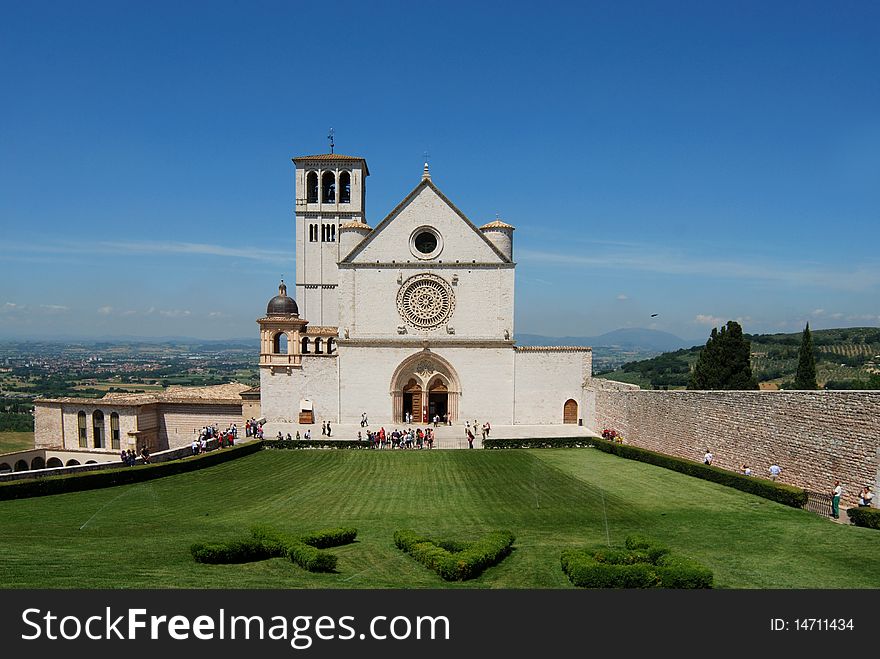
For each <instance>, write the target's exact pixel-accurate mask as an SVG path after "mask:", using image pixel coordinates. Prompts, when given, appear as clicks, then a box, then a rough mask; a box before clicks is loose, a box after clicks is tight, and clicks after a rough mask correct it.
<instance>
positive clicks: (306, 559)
mask: <svg viewBox="0 0 880 659" xmlns="http://www.w3.org/2000/svg"><path fill="white" fill-rule="evenodd" d="M355 537H357V530H356V529H344V528H337V529H325V530H323V531H314V532H312V533H309V534H307V535H306V536H304V537H303V538H297V537H294V536H290V535H286V534H283V533H280V532H279V531H277V530H275V529H273V528H272V527H270V526H255V527H253V528H252V529H251V537H249V538H245V539H244V540H233V541H232V542H227V543H212V544H206V543H201V542H197V543H195V544H193V545H192V546H191V547H190V552H191V553H192V555H193V558H194V559H195V560H196V562H198V563H214V564H218V563H251V562H254V561H264V560H266V559H268V558H278V557H281V556H286V557H288V558H289V559H290V560H291V562H293V563H296V564H297V565H299V566H300V567H302V568H304V569H306V570H308V571H309V572H333V571H334V570H335V569H336V560H337V559H336V556H335V555H334V554H330V553H328V552H326V551H321V550H320V549H318V546H321V547H338V546H339V545H344V544H348V543H351V542H354V539H355Z"/></svg>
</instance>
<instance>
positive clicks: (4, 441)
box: [0, 432, 34, 454]
mask: <svg viewBox="0 0 880 659" xmlns="http://www.w3.org/2000/svg"><path fill="white" fill-rule="evenodd" d="M33 447H34V433H33V432H0V454H3V453H12V452H13V451H23V450H25V449H32V448H33Z"/></svg>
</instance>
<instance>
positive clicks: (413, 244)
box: [409, 227, 443, 259]
mask: <svg viewBox="0 0 880 659" xmlns="http://www.w3.org/2000/svg"><path fill="white" fill-rule="evenodd" d="M409 249H410V251H411V252H412V253H413V256H415V257H416V258H419V259H433V258H435V257H436V256H437V255H438V254H440V252H441V251H442V250H443V239H442V238H441V237H440V234H439V233H437V231H436V230H435V229H434V228H433V227H419V228H418V229H416V230H415V231H413V232H412V235H411V236H410V237H409Z"/></svg>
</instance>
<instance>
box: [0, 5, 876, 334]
mask: <svg viewBox="0 0 880 659" xmlns="http://www.w3.org/2000/svg"><path fill="white" fill-rule="evenodd" d="M878 25H880V5H878V4H877V3H869V2H836V3H827V2H816V3H814V2H791V3H789V2H772V3H767V2H736V3H720V2H663V3H661V2H644V3H628V2H602V3H571V4H567V3H545V4H543V5H542V4H540V3H533V2H529V3H513V2H482V3H474V2H449V1H444V2H420V3H414V2H377V3H372V2H370V3H364V2H357V3H351V2H345V1H343V2H333V3H316V2H309V3H305V2H247V3H245V2H235V3H226V2H188V3H187V2H184V3H181V2H174V3H169V2H150V3H128V2H112V3H97V2H77V3H70V2H51V3H47V2H29V3H14V4H13V3H9V2H2V3H0V81H2V90H3V95H2V96H3V103H2V104H0V245H2V249H0V273H2V275H0V338H2V337H11V336H16V337H27V336H52V335H56V336H58V335H64V336H102V335H120V334H127V335H141V336H163V335H186V336H198V337H205V338H228V337H253V336H256V324H255V323H254V320H255V319H256V318H257V317H258V316H260V315H261V314H262V313H263V312H264V310H265V303H266V301H267V300H268V298H269V297H271V296H272V295H273V294H274V292H275V290H276V286H277V281H278V278H279V277H280V276H281V274H284V275H285V276H286V278H287V280H288V281H289V282H290V281H291V280H292V279H293V273H294V249H293V246H294V234H293V228H294V226H293V214H292V206H293V203H292V202H293V174H294V170H293V165H292V163H291V162H290V158H291V157H293V156H297V155H306V154H311V153H322V152H326V151H327V141H326V139H325V136H326V135H327V132H328V129H329V128H330V127H331V126H332V127H333V128H334V129H335V132H336V144H337V149H336V150H337V152H340V153H347V154H354V155H359V156H362V157H364V158H366V159H367V162H368V163H369V167H370V172H371V176H370V177H369V179H367V186H368V187H367V218H368V221H369V222H370V223H371V224H372V225H373V226H375V225H376V224H377V223H378V222H379V221H380V220H381V219H382V218H383V217H384V216H385V214H387V213H388V212H389V211H390V210H391V209H392V208H393V207H394V206H395V205H396V204H397V203H398V202H399V201H400V199H402V198H403V197H404V196H405V195H406V194H407V193H408V192H409V191H410V190H411V189H412V188H413V187H414V186H415V185H416V184H417V183H418V181H419V177H420V174H421V169H422V162H423V153H424V152H425V151H428V152H429V153H430V162H431V172H432V175H433V180H434V182H435V183H436V184H437V185H438V187H440V189H441V190H443V191H444V193H445V194H447V196H449V197H450V198H451V199H452V200H453V201H454V202H455V203H456V204H457V205H458V206H459V208H461V209H462V211H464V212H465V213H466V214H467V215H468V216H469V217H470V218H471V219H472V220H473V221H474V222H476V223H478V224H481V223H483V222H485V221H488V220H491V219H494V218H495V216H496V213H497V214H498V215H500V217H502V218H503V219H504V220H506V221H508V222H510V223H511V224H513V225H515V226H516V227H517V231H516V233H515V258H516V260H517V262H518V267H517V289H516V301H517V315H516V324H517V325H516V329H517V331H518V332H527V333H538V334H548V335H556V336H561V335H581V336H586V335H595V334H599V333H602V332H605V331H609V330H613V329H616V328H618V327H655V328H656V329H661V330H666V331H670V332H673V333H675V334H678V335H679V336H682V337H684V338H699V339H704V338H705V337H706V336H707V335H708V332H709V330H710V329H711V327H712V326H714V325H718V324H720V323H723V322H725V321H727V320H728V319H740V320H741V322H742V323H743V326H744V328H745V330H746V331H747V332H752V333H759V332H776V331H798V330H800V329H802V328H803V325H804V323H805V322H806V321H810V323H811V327H814V328H822V327H841V326H866V325H868V326H877V325H880V251H878V245H880V228H878V227H880V222H878V220H880V218H878V209H880V78H878V73H877V72H878V71H880V39H878V38H877V26H878ZM653 313H657V314H659V315H658V316H657V317H656V318H651V314H653Z"/></svg>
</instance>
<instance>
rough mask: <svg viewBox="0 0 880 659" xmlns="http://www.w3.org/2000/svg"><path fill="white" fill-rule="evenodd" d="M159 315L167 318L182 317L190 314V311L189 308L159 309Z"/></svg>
mask: <svg viewBox="0 0 880 659" xmlns="http://www.w3.org/2000/svg"><path fill="white" fill-rule="evenodd" d="M159 315H160V316H166V317H168V318H182V317H185V316H189V315H192V312H191V311H190V310H189V309H160V310H159Z"/></svg>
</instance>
